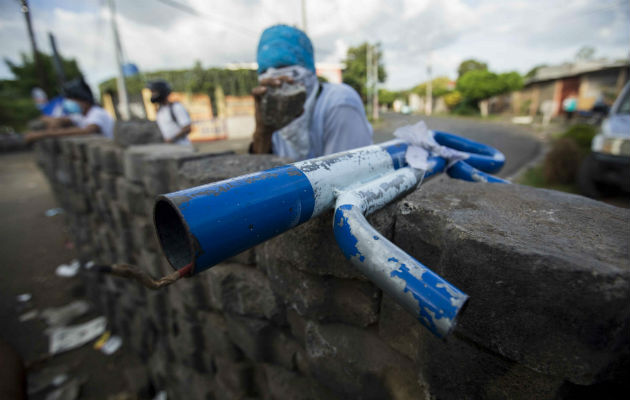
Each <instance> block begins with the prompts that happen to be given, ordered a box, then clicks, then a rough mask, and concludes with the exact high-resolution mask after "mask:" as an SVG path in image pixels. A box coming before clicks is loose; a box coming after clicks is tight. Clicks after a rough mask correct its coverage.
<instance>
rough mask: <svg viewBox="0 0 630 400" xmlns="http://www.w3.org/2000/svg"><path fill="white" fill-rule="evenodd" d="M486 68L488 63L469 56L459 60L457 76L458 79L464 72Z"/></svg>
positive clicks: (484, 69)
mask: <svg viewBox="0 0 630 400" xmlns="http://www.w3.org/2000/svg"><path fill="white" fill-rule="evenodd" d="M487 70H488V64H486V63H485V62H482V61H477V60H475V59H472V58H471V59H468V60H464V61H462V62H461V64H459V67H458V68H457V77H458V79H459V78H461V77H462V76H464V74H466V72H470V71H487Z"/></svg>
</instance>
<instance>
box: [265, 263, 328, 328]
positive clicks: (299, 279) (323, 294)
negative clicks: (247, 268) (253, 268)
mask: <svg viewBox="0 0 630 400" xmlns="http://www.w3.org/2000/svg"><path fill="white" fill-rule="evenodd" d="M264 254H265V255H266V254H270V253H268V252H265V253H264ZM258 267H259V268H260V269H261V270H262V271H263V272H264V273H265V275H267V277H268V278H269V282H270V283H271V288H272V289H273V291H274V293H276V294H278V296H279V297H280V298H281V299H282V301H283V303H284V304H285V305H286V306H287V308H292V309H294V310H295V311H297V313H298V314H300V315H302V316H305V317H307V318H314V319H319V318H323V317H324V316H325V315H326V313H327V310H326V306H327V305H328V299H327V295H328V285H327V284H326V281H325V279H324V278H322V277H321V276H318V275H312V274H308V273H306V272H302V271H300V270H298V269H296V268H293V267H291V266H290V265H286V264H282V263H279V264H275V263H268V262H267V259H266V256H264V255H263V256H262V257H260V256H259V259H258Z"/></svg>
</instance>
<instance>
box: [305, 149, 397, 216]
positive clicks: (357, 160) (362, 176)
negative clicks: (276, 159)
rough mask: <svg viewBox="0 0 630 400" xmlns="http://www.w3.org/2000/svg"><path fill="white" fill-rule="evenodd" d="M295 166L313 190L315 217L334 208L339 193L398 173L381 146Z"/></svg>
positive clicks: (333, 155) (308, 161) (338, 154)
mask: <svg viewBox="0 0 630 400" xmlns="http://www.w3.org/2000/svg"><path fill="white" fill-rule="evenodd" d="M293 165H294V166H295V167H297V168H298V169H300V170H301V171H302V172H303V173H304V175H306V177H307V178H308V180H309V182H310V183H311V186H312V187H313V192H314V194H315V207H314V209H313V217H315V216H317V215H319V214H321V213H322V212H323V211H325V210H328V209H330V208H332V207H333V206H334V204H335V198H336V197H337V194H338V193H339V192H343V191H347V190H350V189H352V188H353V187H357V186H360V185H363V184H365V183H367V182H369V181H372V180H375V179H377V178H379V177H381V176H383V175H385V174H387V173H389V172H392V171H394V165H393V161H392V158H391V156H390V155H389V153H388V152H387V151H386V150H383V149H382V148H381V147H380V146H377V145H374V146H367V147H361V148H359V149H355V150H350V151H347V152H345V153H337V154H332V155H330V156H324V157H319V158H315V159H312V160H305V161H300V162H296V163H294V164H293Z"/></svg>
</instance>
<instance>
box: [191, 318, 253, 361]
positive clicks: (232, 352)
mask: <svg viewBox="0 0 630 400" xmlns="http://www.w3.org/2000/svg"><path fill="white" fill-rule="evenodd" d="M197 319H198V320H199V323H200V324H201V326H202V338H203V340H202V346H201V349H200V350H201V351H203V353H204V358H206V359H212V358H213V357H215V356H220V357H224V358H228V359H230V360H233V361H237V360H239V359H241V358H242V355H241V354H242V353H241V351H240V350H238V349H237V348H236V347H235V346H234V344H233V343H232V341H231V340H230V336H229V333H228V327H227V322H226V321H225V317H224V316H223V315H222V314H219V313H216V312H209V311H198V314H197Z"/></svg>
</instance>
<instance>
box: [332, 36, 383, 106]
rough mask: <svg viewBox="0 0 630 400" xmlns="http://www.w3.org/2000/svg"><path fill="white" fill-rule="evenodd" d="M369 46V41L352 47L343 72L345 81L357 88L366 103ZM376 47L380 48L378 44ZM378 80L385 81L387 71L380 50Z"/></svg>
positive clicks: (378, 55) (378, 54)
mask: <svg viewBox="0 0 630 400" xmlns="http://www.w3.org/2000/svg"><path fill="white" fill-rule="evenodd" d="M367 46H368V43H363V44H361V45H359V46H357V47H350V48H349V49H348V53H347V55H346V59H345V61H344V63H345V64H346V68H345V69H344V70H343V73H342V80H343V83H345V84H347V85H350V86H352V87H353V88H354V90H356V91H357V92H358V93H359V94H360V95H361V98H362V99H363V102H364V103H365V101H366V99H367V91H366V88H365V85H366V79H367V66H366V62H367ZM376 49H379V47H378V46H376ZM377 57H378V73H377V76H378V81H379V82H385V79H386V78H387V73H386V72H385V64H384V63H383V54H382V51H380V50H378V53H377Z"/></svg>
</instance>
